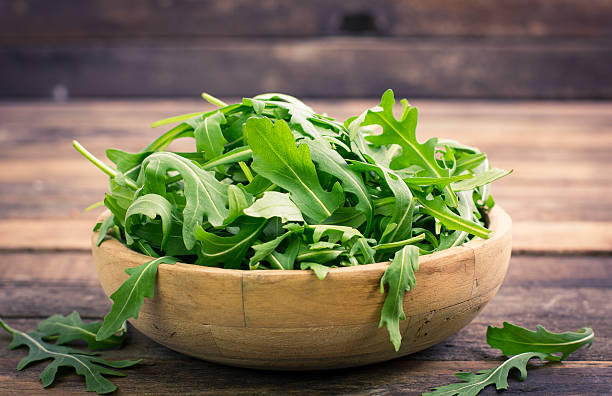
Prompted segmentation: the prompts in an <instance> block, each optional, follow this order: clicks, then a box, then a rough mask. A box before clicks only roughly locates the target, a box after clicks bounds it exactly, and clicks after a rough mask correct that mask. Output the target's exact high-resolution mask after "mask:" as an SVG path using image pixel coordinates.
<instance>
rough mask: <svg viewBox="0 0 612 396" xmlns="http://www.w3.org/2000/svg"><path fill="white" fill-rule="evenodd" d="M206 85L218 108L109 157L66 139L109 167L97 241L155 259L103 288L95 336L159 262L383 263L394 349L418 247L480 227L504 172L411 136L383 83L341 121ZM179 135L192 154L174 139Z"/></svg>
mask: <svg viewBox="0 0 612 396" xmlns="http://www.w3.org/2000/svg"><path fill="white" fill-rule="evenodd" d="M203 96H204V98H205V99H207V100H209V102H211V103H213V104H215V105H217V106H218V109H216V110H213V111H207V112H201V113H192V114H186V115H181V116H177V117H172V118H168V119H165V120H161V121H158V122H156V123H154V124H153V126H155V127H158V126H162V125H168V124H176V126H174V127H173V128H172V129H170V130H168V131H167V132H165V133H163V134H162V135H161V136H159V137H158V138H157V139H155V140H154V141H153V142H152V143H151V144H149V145H148V146H147V147H145V148H144V149H143V150H142V151H140V152H137V153H128V152H125V151H121V150H118V149H109V150H107V152H106V154H107V157H108V159H109V160H110V161H112V162H113V163H114V167H111V166H109V165H107V164H105V163H104V162H102V161H101V160H99V159H97V158H95V157H94V156H92V155H91V154H90V153H89V152H88V151H87V150H86V149H85V148H84V147H82V146H81V145H80V144H79V143H77V142H74V145H75V147H76V148H77V150H78V151H79V152H81V153H82V154H83V155H84V156H85V157H87V158H88V159H89V160H90V161H91V162H92V163H93V164H95V165H96V166H98V167H99V168H100V169H101V170H102V171H104V172H105V173H107V174H108V175H109V176H110V192H109V193H108V194H106V197H105V198H104V205H105V206H106V207H107V208H108V209H109V210H110V212H111V215H110V216H109V217H107V218H106V219H105V220H104V221H103V222H102V223H100V224H98V225H97V226H96V230H98V229H99V231H100V239H99V241H98V244H100V243H102V242H103V240H104V238H105V236H106V235H107V234H108V233H109V232H110V233H111V234H112V236H114V237H115V238H117V239H118V240H119V241H121V242H122V243H124V244H125V245H126V246H128V247H129V248H131V249H133V250H135V251H138V252H141V253H144V254H146V255H149V256H152V257H153V258H154V259H153V260H151V261H149V262H148V263H145V264H143V265H142V266H140V267H137V268H133V269H130V270H129V271H130V272H129V274H130V278H129V279H128V280H127V281H126V282H125V283H124V285H123V286H121V287H120V288H119V289H118V290H117V291H116V292H115V293H114V294H113V295H112V296H111V298H112V299H113V301H114V304H113V308H112V310H111V312H110V313H109V315H107V317H106V318H105V320H104V325H103V326H102V328H101V329H100V331H99V332H98V334H97V335H98V339H99V340H101V339H104V338H106V337H108V336H110V335H112V334H114V333H115V332H116V331H117V330H118V329H119V327H120V326H122V325H123V322H124V321H125V320H126V319H127V318H128V317H135V316H137V315H138V311H139V309H140V307H141V305H142V303H143V298H144V297H151V296H152V293H153V285H154V281H155V277H156V274H157V266H158V265H159V264H160V263H162V262H163V263H173V262H176V261H180V262H184V263H191V264H194V265H203V266H213V267H223V268H228V269H243V270H295V269H301V270H311V271H313V272H314V274H315V275H316V276H317V277H318V278H319V279H321V280H323V279H324V278H325V276H326V275H327V273H328V272H329V270H330V268H336V267H348V266H355V265H366V264H372V263H376V262H385V261H389V260H390V261H391V264H390V265H389V266H388V268H387V270H386V272H385V273H384V275H383V276H382V278H381V292H382V293H385V292H386V293H387V296H386V299H385V302H384V305H383V308H382V312H381V320H380V326H383V325H386V327H387V329H388V331H389V335H390V338H391V342H392V343H393V345H394V346H395V348H396V349H399V346H400V343H401V335H400V332H399V320H400V319H404V318H405V315H404V312H403V309H402V301H403V296H404V293H405V292H406V291H407V290H410V289H411V288H413V287H414V284H415V275H414V273H415V271H417V269H418V256H419V255H421V254H430V253H433V252H436V251H439V250H443V249H448V248H450V247H453V246H457V245H461V244H462V243H465V242H466V241H468V240H470V239H471V238H473V237H480V238H487V237H488V236H489V230H488V229H487V227H486V226H487V211H488V210H489V209H491V207H492V206H493V204H494V201H493V198H492V197H491V195H490V194H489V187H488V184H489V183H491V182H492V181H494V180H496V179H499V178H501V177H503V176H505V175H507V174H508V173H510V172H509V171H505V170H500V169H495V168H490V167H489V163H488V161H487V157H486V155H485V154H484V153H481V152H480V151H479V150H478V149H476V148H473V147H469V146H466V145H463V144H460V143H458V142H455V141H452V140H444V139H438V138H432V139H429V140H427V141H426V142H425V143H419V141H418V140H417V138H416V133H415V132H416V125H417V109H416V108H415V107H412V106H410V105H409V104H408V102H407V101H406V100H405V99H403V100H401V114H400V115H399V118H396V116H395V115H394V113H393V110H394V106H395V104H396V101H395V98H394V94H393V91H391V90H388V91H386V92H385V93H384V94H383V96H382V99H381V101H380V104H379V105H378V106H375V107H372V108H370V109H367V110H365V111H364V112H363V113H361V114H360V115H358V116H355V117H352V118H349V119H348V120H346V121H345V122H344V123H341V122H338V121H336V120H334V119H333V118H330V117H328V116H326V115H322V114H317V113H315V112H314V111H313V110H312V109H311V108H310V107H308V106H307V105H305V104H304V103H302V102H301V101H299V100H297V99H296V98H293V97H291V96H288V95H283V94H274V93H272V94H262V95H258V96H255V97H254V98H245V99H243V100H242V102H241V103H236V104H231V105H227V104H225V103H223V102H221V101H220V100H219V99H216V98H214V97H212V96H210V95H207V94H204V95H203ZM183 138H187V139H192V140H193V143H194V145H193V151H189V152H176V151H172V150H171V149H170V148H169V145H170V144H171V143H172V142H173V141H175V140H177V139H183ZM138 282H141V284H138ZM147 285H148V286H147ZM145 286H146V287H145Z"/></svg>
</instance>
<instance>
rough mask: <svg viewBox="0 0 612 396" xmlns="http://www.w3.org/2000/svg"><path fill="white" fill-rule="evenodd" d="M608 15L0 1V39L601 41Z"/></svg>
mask: <svg viewBox="0 0 612 396" xmlns="http://www.w3.org/2000/svg"><path fill="white" fill-rule="evenodd" d="M611 14H612V3H610V1H608V0H587V1H583V2H581V3H580V4H578V3H576V2H574V1H571V0H556V1H555V0H537V1H533V0H518V1H517V0H502V1H495V2H491V1H487V0H480V1H472V2H456V1H452V0H432V1H427V2H417V1H406V0H403V1H391V0H384V1H382V2H381V1H379V2H376V3H372V2H368V1H365V0H358V1H351V2H343V1H339V0H332V1H324V0H314V1H308V2H300V1H295V0H294V1H278V0H272V1H266V2H260V3H256V4H255V3H253V2H249V1H246V0H237V1H232V2H227V1H223V0H215V1H207V2H205V3H200V2H191V1H177V2H159V1H155V0H136V1H131V2H129V3H125V2H122V1H120V0H106V1H102V0H98V1H89V2H76V3H75V2H73V1H69V0H58V1H55V2H54V4H53V6H51V5H50V4H49V2H47V1H45V0H29V1H28V2H21V1H10V0H2V1H0V37H3V38H4V40H11V41H16V40H18V39H19V40H22V41H23V40H26V39H28V40H39V41H43V40H44V41H50V40H58V39H64V40H67V39H73V40H74V39H77V40H85V39H92V38H105V39H108V38H121V37H193V36H196V37H201V36H206V37H210V36H213V37H227V36H270V37H274V36H284V37H287V36H319V35H338V34H373V35H386V36H456V35H459V36H480V35H489V36H491V35H494V36H601V35H610V34H612V28H611V27H610V23H609V18H610V15H611ZM228 21H231V23H228Z"/></svg>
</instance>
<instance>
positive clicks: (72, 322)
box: [38, 311, 125, 351]
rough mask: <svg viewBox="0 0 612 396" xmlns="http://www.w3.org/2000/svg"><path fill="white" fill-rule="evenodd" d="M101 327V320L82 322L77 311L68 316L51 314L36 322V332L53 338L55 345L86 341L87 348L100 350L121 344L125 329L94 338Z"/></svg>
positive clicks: (45, 337) (45, 338)
mask: <svg viewBox="0 0 612 396" xmlns="http://www.w3.org/2000/svg"><path fill="white" fill-rule="evenodd" d="M100 327H102V323H101V322H97V321H96V322H90V323H84V322H83V320H82V319H81V316H80V315H79V313H78V312H77V311H73V312H72V313H71V314H70V315H68V316H63V315H53V316H50V317H48V318H47V319H45V320H43V321H41V322H40V323H38V333H39V334H40V336H41V338H42V339H44V340H48V339H54V340H55V345H63V344H66V343H69V342H72V341H75V340H83V341H85V342H87V348H89V349H91V350H94V351H95V350H101V349H109V348H116V347H119V346H121V344H123V341H124V340H125V331H120V332H119V333H118V334H113V335H112V336H110V337H108V338H106V339H104V340H96V334H97V333H98V330H100Z"/></svg>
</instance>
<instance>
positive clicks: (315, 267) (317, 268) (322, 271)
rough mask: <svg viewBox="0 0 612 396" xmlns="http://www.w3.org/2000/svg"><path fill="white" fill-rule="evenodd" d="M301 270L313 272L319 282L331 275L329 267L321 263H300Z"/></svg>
mask: <svg viewBox="0 0 612 396" xmlns="http://www.w3.org/2000/svg"><path fill="white" fill-rule="evenodd" d="M300 269H302V270H308V269H309V270H312V272H314V274H315V275H316V276H317V278H319V280H323V279H325V277H326V276H327V274H328V273H329V267H327V266H325V265H322V264H319V263H310V262H307V261H304V262H302V263H300Z"/></svg>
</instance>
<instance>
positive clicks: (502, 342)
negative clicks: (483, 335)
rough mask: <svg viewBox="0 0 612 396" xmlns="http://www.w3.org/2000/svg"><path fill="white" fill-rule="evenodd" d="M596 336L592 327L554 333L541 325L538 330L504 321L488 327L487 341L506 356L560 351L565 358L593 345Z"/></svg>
mask: <svg viewBox="0 0 612 396" xmlns="http://www.w3.org/2000/svg"><path fill="white" fill-rule="evenodd" d="M594 337H595V334H594V332H593V329H591V328H590V327H585V328H582V329H580V330H578V331H575V332H573V331H568V332H564V333H552V332H550V331H548V330H546V329H545V328H544V327H543V326H541V325H538V326H537V327H536V331H530V330H527V329H525V328H524V327H520V326H517V325H514V324H512V323H508V322H504V325H503V327H493V326H489V327H488V328H487V343H488V344H489V345H490V346H491V348H496V349H499V350H501V351H502V353H503V354H504V355H506V356H510V355H516V354H519V353H523V352H541V353H548V354H558V353H560V354H562V356H561V360H563V359H566V358H567V357H568V356H569V355H570V354H571V353H573V352H574V351H576V350H577V349H579V348H581V347H583V346H585V345H587V346H591V345H592V344H593V338H594Z"/></svg>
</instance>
